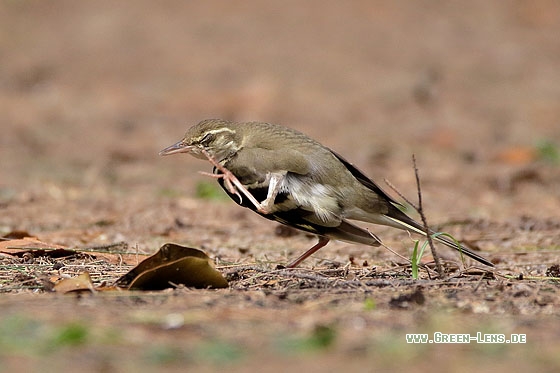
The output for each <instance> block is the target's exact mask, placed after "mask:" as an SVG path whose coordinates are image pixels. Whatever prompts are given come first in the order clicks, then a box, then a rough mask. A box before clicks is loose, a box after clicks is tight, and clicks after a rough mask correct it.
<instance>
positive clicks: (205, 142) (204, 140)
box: [200, 133, 214, 145]
mask: <svg viewBox="0 0 560 373" xmlns="http://www.w3.org/2000/svg"><path fill="white" fill-rule="evenodd" d="M212 140H214V134H213V133H207V134H206V135H204V137H203V138H202V139H201V140H200V143H201V144H202V145H208V144H210V142H212Z"/></svg>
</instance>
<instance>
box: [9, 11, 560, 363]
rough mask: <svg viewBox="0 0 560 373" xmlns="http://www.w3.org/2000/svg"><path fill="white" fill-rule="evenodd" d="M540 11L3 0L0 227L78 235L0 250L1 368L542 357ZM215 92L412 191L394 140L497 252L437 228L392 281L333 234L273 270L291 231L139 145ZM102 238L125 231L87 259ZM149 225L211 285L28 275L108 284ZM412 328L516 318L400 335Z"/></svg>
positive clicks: (547, 82)
mask: <svg viewBox="0 0 560 373" xmlns="http://www.w3.org/2000/svg"><path fill="white" fill-rule="evenodd" d="M559 34H560V6H559V5H558V3H557V2H555V1H553V0H549V1H547V0H539V1H470V2H468V3H464V2H448V1H431V2H409V1H391V2H382V1H373V2H370V1H355V2H335V1H332V2H331V1H311V2H305V3H302V2H296V1H294V2H292V1H287V2H281V3H278V4H276V5H272V4H268V5H267V4H264V3H262V2H257V1H229V2H214V1H205V2H174V1H171V2H150V1H140V2H134V3H133V4H132V3H114V2H86V1H80V2H75V1H59V2H56V3H52V2H42V1H3V2H2V3H1V4H0V111H1V113H2V115H1V116H0V126H1V130H2V135H1V136H0V157H1V158H0V159H1V162H0V167H1V168H0V233H1V234H2V235H4V234H8V233H10V232H13V231H16V230H22V231H26V232H28V233H29V234H31V235H33V236H36V237H38V238H39V239H41V240H42V241H44V242H50V243H53V244H58V245H63V246H66V247H69V248H77V249H79V250H80V251H83V252H84V253H83V254H80V255H76V256H74V257H69V258H68V257H67V258H48V257H35V258H33V257H31V258H30V257H14V256H12V255H7V254H6V255H2V256H0V292H1V294H0V308H1V313H0V347H1V348H0V370H3V371H14V369H17V370H18V371H37V370H41V371H55V370H56V371H60V370H61V369H65V370H67V369H69V368H74V369H80V370H82V371H104V372H105V371H106V372H110V371H132V370H134V371H154V370H164V369H166V370H172V371H173V370H177V371H184V370H186V369H189V368H190V369H192V370H194V369H197V370H200V371H205V370H208V371H212V370H224V369H228V370H231V371H246V370H250V369H251V370H255V371H287V370H290V369H296V368H297V369H307V370H309V371H340V370H342V369H345V370H348V371H375V370H394V369H403V370H404V369H421V370H431V371H473V370H477V371H490V370H492V371H500V370H501V371H513V370H515V371H522V370H530V371H550V372H553V371H558V369H559V367H560V354H559V353H558V351H560V320H559V315H560V311H559V310H560V287H559V282H558V280H555V279H554V278H557V277H559V273H558V271H557V269H555V268H556V267H554V266H555V265H556V266H557V265H558V264H560V246H559V242H560V218H559V216H560V215H559V211H560V164H559V163H560V155H559V147H560V38H559V37H558V35H559ZM213 117H220V118H227V119H234V120H261V121H268V122H275V123H280V124H284V125H287V126H290V127H293V128H296V129H298V130H300V131H303V132H305V133H307V134H309V135H310V136H312V137H314V138H316V139H318V140H319V141H321V142H322V143H324V144H325V145H328V146H329V147H331V148H333V149H335V150H337V151H338V152H340V153H341V154H343V155H345V157H346V158H348V159H349V160H351V161H352V162H353V163H354V164H356V165H357V166H358V167H360V168H361V169H362V170H363V171H364V172H365V173H366V174H368V175H370V176H371V177H372V178H373V179H375V180H377V181H378V182H379V183H380V184H381V185H382V186H384V183H383V181H382V180H383V179H384V178H387V179H388V180H390V181H391V182H392V183H393V184H394V185H396V186H397V187H398V188H399V190H400V191H401V192H402V193H404V194H405V195H407V196H410V197H411V198H413V197H414V196H415V193H416V189H415V184H414V173H413V171H412V167H411V161H410V158H411V154H413V153H414V154H416V157H417V159H418V162H419V167H420V176H421V178H422V187H423V197H424V207H425V209H426V213H427V217H428V220H429V222H431V223H432V224H433V225H434V226H435V227H437V228H439V229H442V230H445V231H447V232H449V233H451V234H453V235H454V236H455V237H457V238H460V239H463V240H465V241H466V242H468V243H469V244H471V246H473V247H474V248H476V249H479V250H480V251H481V253H483V254H484V255H486V256H487V257H489V258H490V259H491V260H493V261H494V262H495V263H496V269H495V270H494V271H493V274H492V275H488V274H487V273H486V271H485V270H486V269H485V268H481V267H479V266H476V264H475V263H468V265H467V267H466V268H465V267H464V266H463V265H461V264H460V263H459V261H458V258H457V256H456V255H455V254H454V253H451V252H450V251H448V250H446V249H445V248H440V250H439V253H440V255H441V256H443V257H444V258H445V259H446V263H447V264H448V271H449V278H448V279H446V280H439V279H433V278H432V279H431V278H429V276H428V275H427V274H426V272H425V271H422V272H421V275H420V279H419V280H414V279H413V278H412V277H411V273H410V266H409V265H408V264H407V263H406V262H405V261H404V260H403V259H401V258H399V257H397V256H395V255H394V254H392V253H390V252H388V251H386V250H384V249H372V248H369V247H362V246H359V245H350V244H345V243H339V242H332V243H330V244H329V245H328V246H327V247H326V248H324V249H322V250H321V251H320V252H319V253H317V254H316V255H314V256H313V257H312V258H311V259H309V260H308V261H306V262H305V263H304V264H303V266H302V268H301V269H298V270H295V271H286V270H277V269H276V266H277V264H283V263H286V262H287V261H288V260H289V259H292V258H294V256H296V255H298V254H300V253H301V252H302V251H304V250H305V249H307V248H308V247H310V245H312V244H313V243H314V241H313V240H312V239H310V238H309V237H307V236H306V235H304V234H296V235H290V234H286V233H287V232H286V231H278V230H277V226H276V225H275V224H274V223H271V222H269V221H266V220H265V219H262V218H260V217H258V216H256V215H254V214H252V213H251V212H250V211H248V210H244V209H242V208H240V207H238V206H237V205H235V204H234V203H233V202H231V201H229V200H227V199H223V198H220V197H217V198H215V197H214V191H213V189H211V192H210V195H208V193H203V192H202V191H201V190H202V189H208V188H209V186H208V182H212V181H211V180H207V179H206V178H205V177H204V176H202V175H199V174H197V171H199V170H202V171H209V170H210V168H211V167H210V165H209V164H207V163H204V162H201V161H197V160H195V159H194V158H190V157H186V156H184V157H183V156H175V157H168V158H160V157H158V156H157V152H158V150H160V149H162V148H163V147H165V146H167V145H170V144H171V143H173V142H174V141H177V140H179V139H180V137H181V136H182V134H183V132H184V130H185V129H186V128H187V127H188V126H190V125H192V124H195V123H196V122H198V121H199V120H201V119H205V118H213ZM385 189H388V188H385ZM218 196H219V194H218ZM370 229H372V231H373V232H375V233H376V234H378V235H379V236H380V237H381V238H382V239H383V240H384V242H385V244H387V245H388V246H390V247H391V248H393V249H394V250H395V251H397V252H399V253H400V254H402V255H405V256H409V255H410V253H411V248H412V246H413V242H412V240H411V239H410V238H409V237H408V236H407V235H406V234H404V233H401V232H397V231H395V230H392V229H388V228H383V227H374V226H371V227H370ZM288 233H289V232H288ZM119 242H124V243H125V245H121V246H119V247H118V248H117V249H118V250H120V251H119V252H121V253H122V252H123V251H125V252H128V253H132V254H134V255H131V256H126V257H123V258H125V259H123V260H122V261H120V262H119V261H107V260H105V259H104V257H103V255H102V253H100V251H102V250H103V249H104V248H105V249H107V250H117V249H115V248H114V247H113V248H111V247H109V248H107V246H104V245H111V244H114V243H119ZM166 242H177V243H181V244H185V245H189V246H193V247H197V248H201V249H203V250H204V251H206V252H207V253H208V254H209V255H210V256H211V257H213V258H214V259H215V261H216V264H217V267H218V269H220V271H221V272H222V273H224V274H225V275H226V276H227V278H228V279H229V282H230V287H229V288H228V289H223V290H193V289H186V288H182V287H179V288H177V289H174V290H166V291H162V292H149V293H141V292H134V293H131V292H104V293H96V294H93V295H84V296H81V297H76V296H72V295H60V294H56V293H54V294H53V293H51V292H48V291H47V290H46V289H45V288H44V283H45V282H44V280H45V279H46V278H51V277H53V276H59V277H60V276H62V277H64V276H75V275H77V274H78V273H81V272H83V271H86V270H87V271H89V272H90V273H91V276H92V278H93V281H94V283H96V284H100V283H101V282H103V281H105V282H107V283H110V282H112V281H114V280H116V279H117V278H119V276H121V275H122V274H123V273H125V272H126V271H128V270H129V269H130V268H132V266H134V265H135V264H136V263H137V262H138V261H139V260H141V259H143V257H144V256H143V255H142V254H150V253H153V252H155V251H156V250H157V249H158V248H159V247H160V246H161V245H162V244H163V243H166ZM88 248H89V249H90V250H92V249H93V250H94V252H91V251H86V250H87V249H88ZM136 254H138V255H136ZM112 255H113V258H114V257H118V255H119V254H112ZM426 260H427V261H429V258H427V259H426ZM435 332H441V333H461V334H470V335H472V336H475V335H477V333H481V334H482V335H489V334H503V335H505V336H506V337H507V338H509V337H510V335H511V334H525V335H526V343H522V344H506V343H490V344H484V343H476V342H474V341H473V342H471V343H466V344H451V343H444V344H407V343H406V334H410V333H427V334H428V335H429V336H430V338H431V337H433V336H434V334H433V333H435Z"/></svg>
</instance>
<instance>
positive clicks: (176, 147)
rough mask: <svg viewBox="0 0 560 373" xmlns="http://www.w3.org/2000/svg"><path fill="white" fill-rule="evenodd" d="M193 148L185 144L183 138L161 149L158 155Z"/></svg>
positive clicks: (182, 151) (184, 151)
mask: <svg viewBox="0 0 560 373" xmlns="http://www.w3.org/2000/svg"><path fill="white" fill-rule="evenodd" d="M192 149H193V146H189V145H186V144H185V143H184V142H183V140H181V141H179V142H178V143H176V144H173V145H171V146H168V147H167V148H165V149H163V150H161V151H160V152H159V155H171V154H177V153H189V152H190V151H191V150H192Z"/></svg>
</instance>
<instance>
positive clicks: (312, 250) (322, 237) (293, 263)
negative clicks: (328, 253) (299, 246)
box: [286, 236, 330, 268]
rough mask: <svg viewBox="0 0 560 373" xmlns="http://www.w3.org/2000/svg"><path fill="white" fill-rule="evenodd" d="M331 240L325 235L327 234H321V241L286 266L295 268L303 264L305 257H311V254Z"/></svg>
mask: <svg viewBox="0 0 560 373" xmlns="http://www.w3.org/2000/svg"><path fill="white" fill-rule="evenodd" d="M329 241H330V239H329V238H327V237H325V236H319V242H317V243H316V244H315V246H313V247H312V248H311V249H309V250H307V251H306V252H304V253H303V254H301V255H300V256H299V258H297V259H296V260H294V261H293V262H291V263H290V264H288V265H287V266H286V268H295V267H297V266H298V265H300V264H301V262H303V261H304V260H305V259H307V258H309V257H310V256H311V255H313V254H315V253H316V252H317V251H318V250H319V249H320V248H322V247H323V246H325V245H326V244H328V243H329Z"/></svg>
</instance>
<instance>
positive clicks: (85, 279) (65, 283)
mask: <svg viewBox="0 0 560 373" xmlns="http://www.w3.org/2000/svg"><path fill="white" fill-rule="evenodd" d="M54 291H56V292H57V293H62V294H67V293H70V292H83V291H90V292H92V293H93V292H94V291H95V289H94V287H93V282H92V281H91V277H90V275H89V273H88V272H84V273H82V274H80V275H79V276H78V277H72V278H65V279H63V280H60V281H59V282H57V283H56V284H55V285H54Z"/></svg>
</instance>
